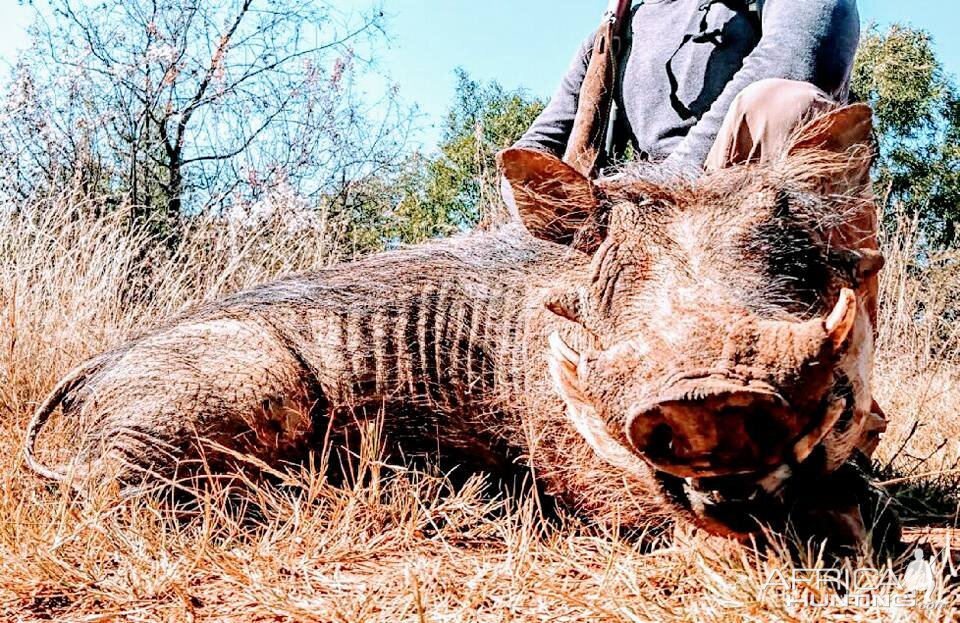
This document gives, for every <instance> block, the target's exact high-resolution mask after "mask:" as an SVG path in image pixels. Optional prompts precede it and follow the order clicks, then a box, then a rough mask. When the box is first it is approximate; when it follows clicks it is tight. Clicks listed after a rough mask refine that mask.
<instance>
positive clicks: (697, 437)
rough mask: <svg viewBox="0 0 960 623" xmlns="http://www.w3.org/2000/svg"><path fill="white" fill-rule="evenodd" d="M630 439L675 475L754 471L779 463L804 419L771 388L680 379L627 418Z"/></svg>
mask: <svg viewBox="0 0 960 623" xmlns="http://www.w3.org/2000/svg"><path fill="white" fill-rule="evenodd" d="M629 421H630V438H631V441H632V442H633V444H634V447H635V448H636V450H637V451H638V452H640V453H641V454H643V455H644V457H646V458H647V460H649V461H650V463H652V464H653V465H654V466H655V467H656V468H657V469H659V470H660V471H663V472H666V473H668V474H672V475H674V476H680V477H690V476H692V477H696V476H705V475H732V474H745V473H754V472H758V471H761V470H764V469H767V468H769V467H772V466H775V465H777V464H779V463H781V462H782V461H783V456H784V454H785V450H786V449H785V448H784V446H785V444H787V443H788V442H789V441H790V440H793V439H796V438H797V437H798V436H799V435H800V434H801V433H802V432H803V421H802V418H801V417H799V416H798V415H797V414H796V413H795V412H794V411H793V410H791V409H790V407H789V405H788V404H787V402H786V400H784V398H783V397H781V396H780V395H778V394H777V393H776V392H775V391H774V390H773V388H769V389H767V388H764V389H760V388H753V389H748V388H745V387H744V386H742V385H737V384H735V383H733V382H723V381H718V380H716V379H693V380H688V381H684V382H682V383H680V384H678V385H677V386H675V387H674V388H673V391H672V392H671V393H669V394H667V395H664V396H661V397H660V398H658V399H657V400H654V401H652V402H650V403H647V404H645V405H642V406H640V407H638V408H637V409H636V410H635V411H634V413H633V414H631V415H630V416H629Z"/></svg>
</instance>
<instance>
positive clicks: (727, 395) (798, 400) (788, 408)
mask: <svg viewBox="0 0 960 623" xmlns="http://www.w3.org/2000/svg"><path fill="white" fill-rule="evenodd" d="M855 310H856V308H855V297H854V296H853V295H852V293H850V292H849V291H847V292H844V293H843V294H842V295H841V296H840V299H839V300H838V302H837V304H836V306H835V308H834V310H833V311H832V312H831V313H830V315H829V316H828V317H827V318H826V319H823V320H820V319H815V320H812V321H810V322H807V323H773V324H767V325H766V326H765V327H762V328H761V329H759V331H758V332H757V333H754V337H753V338H752V339H749V340H744V343H745V344H747V347H746V350H748V351H751V356H750V357H749V358H746V359H745V358H738V359H737V361H739V362H740V363H744V362H746V363H752V364H755V365H754V366H748V367H747V369H751V370H752V374H751V375H749V376H748V377H747V378H744V377H743V376H742V375H738V374H737V373H736V372H735V371H734V370H733V369H730V370H724V369H722V368H715V369H713V370H711V371H709V372H707V373H699V374H694V373H691V374H688V375H681V376H680V377H679V378H678V379H676V380H672V381H671V382H670V383H669V384H668V385H667V387H666V388H665V389H663V390H661V391H659V392H658V393H657V394H655V395H654V397H653V398H652V399H649V400H646V401H644V402H643V403H641V404H639V405H637V406H635V407H634V408H632V409H631V410H630V413H628V414H627V431H628V437H629V439H630V442H631V443H632V444H633V446H634V449H635V450H636V451H637V452H639V453H640V454H641V455H642V456H643V457H644V458H645V459H646V460H647V461H649V462H650V463H651V464H652V465H653V466H654V467H655V468H656V469H658V470H659V471H661V472H664V473H667V474H670V475H673V476H679V477H694V478H697V477H709V476H730V475H737V474H761V473H764V472H767V471H769V470H771V469H773V468H775V467H777V466H779V465H782V464H784V463H799V462H801V461H803V460H804V459H805V458H807V456H808V455H809V454H810V452H811V451H812V449H813V448H814V447H815V446H816V445H817V444H818V443H819V442H820V441H821V440H822V439H823V437H824V435H825V434H826V433H827V432H828V430H829V429H830V428H831V427H832V426H833V424H834V423H835V422H836V419H837V417H838V416H839V415H840V411H842V405H841V404H839V403H838V404H834V403H833V402H831V401H830V400H828V399H826V395H827V391H828V389H829V387H830V384H831V381H832V368H833V366H834V364H835V361H834V358H835V356H836V354H837V353H838V351H839V350H840V349H841V347H842V346H843V344H844V342H845V341H846V340H847V338H848V336H849V333H850V330H851V328H852V324H853V319H854V315H855ZM762 344H767V345H769V348H764V349H761V351H760V352H755V349H756V347H757V345H762ZM740 350H744V349H743V348H742V347H741V349H740ZM778 350H779V351H782V352H781V353H779V355H780V356H777V357H776V358H775V359H774V361H772V362H771V357H770V355H771V354H774V353H776V352H777V351H778ZM730 352H733V351H732V350H730V349H728V351H727V356H729V354H730ZM756 364H760V365H759V366H758V365H756Z"/></svg>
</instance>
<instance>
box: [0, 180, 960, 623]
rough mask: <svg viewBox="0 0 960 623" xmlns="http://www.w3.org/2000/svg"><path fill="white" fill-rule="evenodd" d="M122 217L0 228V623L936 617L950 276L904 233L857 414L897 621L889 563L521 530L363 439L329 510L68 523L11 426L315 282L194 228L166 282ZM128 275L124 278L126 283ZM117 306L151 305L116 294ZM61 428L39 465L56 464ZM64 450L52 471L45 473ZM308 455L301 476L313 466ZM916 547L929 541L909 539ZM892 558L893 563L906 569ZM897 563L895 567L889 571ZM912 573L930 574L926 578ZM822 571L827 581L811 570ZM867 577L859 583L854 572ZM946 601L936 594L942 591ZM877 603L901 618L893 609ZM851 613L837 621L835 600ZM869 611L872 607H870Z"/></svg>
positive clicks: (129, 506)
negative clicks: (895, 509) (257, 295)
mask: <svg viewBox="0 0 960 623" xmlns="http://www.w3.org/2000/svg"><path fill="white" fill-rule="evenodd" d="M122 218H123V215H122V214H119V215H116V216H112V217H103V216H98V215H96V214H93V213H92V211H90V210H89V209H88V207H87V206H86V204H84V203H83V202H82V201H79V200H76V199H73V198H70V197H64V199H63V201H62V205H59V206H58V207H57V209H56V210H36V211H33V212H31V211H30V210H24V213H23V217H22V218H20V219H14V220H11V221H9V222H4V223H2V224H0V258H2V261H0V620H3V621H7V620H9V621H50V620H56V621H115V620H120V621H244V622H247V621H323V622H326V621H356V622H361V621H362V622H375V621H384V622H386V621H390V622H394V621H478V620H479V621H585V622H586V621H591V622H594V621H740V620H743V621H754V620H756V621H780V620H788V621H830V620H835V621H887V620H890V621H894V620H930V621H941V620H942V621H947V620H954V619H956V617H957V616H958V606H957V603H958V602H957V597H958V595H960V589H958V587H957V585H956V584H955V583H952V582H951V581H950V580H949V574H950V571H951V570H952V565H951V563H950V562H949V556H944V555H943V553H944V546H945V545H946V546H949V543H947V541H949V540H950V539H951V538H954V537H952V535H951V533H950V531H948V530H944V529H943V528H945V527H950V526H952V525H955V524H956V514H957V511H958V507H957V504H956V501H955V498H954V497H953V492H954V489H955V486H956V482H957V478H956V472H954V471H951V470H955V469H956V468H957V461H958V459H960V424H958V421H957V419H956V415H955V414H956V413H957V412H958V409H960V336H958V331H960V325H958V323H957V321H956V320H954V318H956V314H957V311H956V308H955V300H956V299H957V296H956V288H957V283H958V281H960V280H958V279H957V274H956V269H954V268H952V265H953V264H955V263H956V261H955V260H956V259H957V258H956V257H955V256H944V257H939V256H938V257H927V258H924V260H923V262H918V261H917V260H916V258H917V254H916V242H917V237H916V236H915V235H914V233H913V232H912V230H911V229H910V226H909V222H908V221H904V224H903V227H902V228H901V229H900V230H898V231H897V232H894V233H892V234H890V235H888V236H887V238H886V240H885V243H884V244H885V251H886V253H887V255H888V260H889V263H888V267H887V269H886V271H885V273H884V282H883V300H882V306H883V307H882V314H881V316H882V319H881V320H882V324H881V331H880V338H879V348H880V353H881V355H880V357H879V360H878V364H877V383H876V395H877V397H878V399H879V401H880V402H881V404H882V405H883V406H884V407H885V409H886V411H887V413H888V415H889V417H890V420H891V426H890V430H889V431H888V433H887V435H886V436H885V438H884V440H883V443H882V445H881V447H880V449H879V451H878V453H877V456H876V461H877V465H878V472H879V474H880V477H881V478H882V479H884V480H894V479H904V478H905V479H906V480H900V481H899V482H893V483H890V484H888V485H887V486H888V487H889V488H890V490H891V491H892V492H893V493H894V494H895V495H896V496H897V497H898V499H900V500H901V501H902V502H903V504H904V518H905V520H906V522H907V523H908V524H909V525H910V526H911V532H910V533H909V539H910V540H911V541H917V540H919V539H922V538H925V535H927V534H928V533H930V535H932V538H931V539H929V540H931V541H932V542H933V544H934V546H933V548H932V549H926V550H924V554H925V556H926V557H927V558H926V559H927V560H931V566H932V569H933V571H934V575H935V576H936V582H935V585H934V586H933V587H932V588H931V590H930V591H929V593H928V594H922V593H921V594H920V596H919V598H918V601H919V603H917V604H913V603H912V602H910V603H907V602H904V601H903V599H905V598H906V597H907V596H908V594H907V593H905V592H904V590H903V589H902V587H900V586H898V585H896V583H891V582H888V581H885V580H886V579H887V578H889V577H890V576H889V575H888V574H889V572H890V571H892V572H893V573H894V575H895V577H896V578H902V576H903V573H904V571H905V568H906V562H907V560H898V561H888V560H876V559H875V558H874V557H873V556H871V554H870V553H869V552H866V553H865V554H864V555H863V556H861V557H860V558H858V559H852V560H847V561H844V562H842V563H839V564H840V565H841V567H842V569H845V570H847V571H849V572H851V573H852V572H853V571H854V570H857V569H859V575H858V577H859V578H860V579H861V584H860V587H861V590H853V591H849V592H848V593H847V595H848V596H851V595H852V596H854V597H855V599H847V603H846V604H845V603H843V598H844V595H842V594H840V593H838V592H837V591H834V590H830V589H827V588H825V585H824V584H823V582H820V583H818V582H817V581H816V578H818V577H821V578H822V577H823V572H822V571H821V572H819V573H818V572H815V571H814V572H811V571H801V570H803V569H811V568H812V569H816V568H818V567H819V568H820V569H821V570H822V569H823V566H824V564H825V563H823V561H822V558H821V556H820V555H819V551H818V549H817V547H816V545H813V544H811V545H810V546H809V547H808V548H807V550H806V553H805V554H801V555H800V556H799V557H797V556H791V555H790V554H788V553H787V550H788V547H787V542H786V540H785V539H781V538H777V537H774V538H773V539H772V542H773V545H772V546H769V547H766V548H762V549H759V550H757V549H754V548H751V547H749V546H742V545H739V544H736V543H732V542H730V541H726V540H722V539H718V538H713V537H709V536H707V535H704V534H702V533H700V532H697V531H696V530H694V529H692V528H687V527H683V526H681V527H678V528H674V529H670V530H667V531H666V532H664V533H662V534H658V535H656V536H654V535H652V534H651V535H647V536H646V537H643V536H642V535H636V534H625V533H622V532H620V531H617V530H615V529H613V528H609V527H607V528H604V527H598V526H591V525H588V524H586V523H584V522H583V521H582V520H580V519H578V518H576V517H570V516H566V515H563V514H562V513H561V515H560V516H559V517H557V516H556V515H555V514H550V515H549V516H548V515H547V514H546V513H544V512H542V511H541V500H540V499H539V498H538V497H537V495H536V494H534V493H530V492H527V493H523V492H517V491H515V492H513V493H511V494H502V493H499V492H498V489H497V487H496V486H488V484H489V483H486V481H485V480H484V478H483V476H482V475H481V476H476V477H473V478H470V479H468V480H467V481H466V483H465V484H464V483H463V482H462V480H463V479H455V480H457V482H458V484H457V485H456V486H454V485H453V484H452V479H448V478H446V477H445V476H444V475H443V474H439V473H436V472H435V471H432V470H430V469H429V468H426V471H423V470H421V471H413V470H411V469H406V468H404V467H401V466H393V465H387V464H383V463H382V462H381V461H378V460H377V457H378V456H379V454H378V452H377V443H376V435H375V434H374V433H373V432H371V435H370V436H369V437H368V438H367V439H366V441H365V443H364V445H363V447H361V448H357V450H356V455H355V456H354V462H353V463H352V464H351V465H347V466H346V467H345V469H346V471H347V472H348V473H350V474H352V476H353V478H352V479H349V480H348V481H347V483H346V484H343V485H340V486H338V487H334V486H332V485H330V484H328V483H327V482H326V481H325V479H324V478H322V477H320V476H319V475H318V474H319V473H320V472H321V469H320V468H317V469H313V470H311V469H307V468H304V469H302V470H299V471H297V472H295V473H291V474H288V475H285V476H284V477H283V478H284V480H285V482H284V484H283V485H282V486H266V485H256V484H253V483H248V484H249V489H248V495H249V496H250V498H249V499H248V500H247V505H246V506H243V505H242V504H239V503H237V502H236V500H234V501H232V502H230V501H227V500H228V498H230V497H231V496H230V489H229V488H227V487H224V488H222V489H221V490H220V491H219V492H218V491H214V492H211V493H210V494H209V495H208V497H207V498H206V499H204V500H203V501H202V503H201V504H200V507H199V508H198V509H194V511H193V512H191V513H183V514H177V513H175V512H174V511H172V510H171V508H170V506H169V505H165V504H163V503H162V502H160V501H150V500H145V499H140V500H135V501H132V502H126V503H120V504H118V503H116V502H115V501H113V500H112V498H110V497H109V496H107V495H104V496H103V497H102V498H100V499H92V500H83V501H80V500H76V499H71V498H69V497H66V496H63V495H61V494H60V492H59V491H57V490H56V489H54V488H51V487H49V486H47V485H46V484H44V483H42V482H39V481H37V480H36V479H35V478H33V477H32V475H31V474H29V473H28V472H27V471H26V470H24V469H23V467H22V463H21V459H20V457H19V447H20V444H21V441H22V436H23V431H24V426H25V423H26V421H27V419H28V418H29V416H30V414H31V412H32V410H33V409H34V408H35V407H36V405H37V404H38V402H39V401H40V400H42V398H43V396H44V395H45V393H46V392H47V391H49V389H50V388H51V387H52V386H53V385H54V384H55V383H56V381H57V380H58V379H59V378H60V377H61V376H62V375H63V374H64V373H65V372H66V371H68V370H69V369H70V368H71V367H72V366H73V365H75V364H76V363H78V362H80V361H82V360H83V359H84V358H86V357H87V356H89V355H92V354H94V353H96V352H99V351H101V350H103V349H105V348H107V347H109V346H110V345H113V344H117V343H120V342H121V341H122V340H123V339H124V338H125V337H127V336H130V335H133V334H135V333H137V332H139V331H140V330H143V329H144V328H147V327H148V326H150V325H151V324H152V323H155V322H157V321H159V319H161V318H164V317H167V316H169V315H171V314H172V313H174V312H175V311H177V310H179V309H182V308H183V307H184V306H186V305H189V304H191V303H193V302H195V301H197V300H202V299H205V298H211V297H216V296H219V295H220V294H222V293H223V292H226V291H230V290H233V289H236V288H239V287H243V286H246V285H250V284H254V283H258V282H262V281H265V280H267V279H269V278H271V277H273V276H275V275H278V274H284V273H289V272H293V271H298V270H302V269H306V268H310V267H315V266H318V265H322V264H324V263H327V262H329V261H332V260H334V259H336V257H335V255H334V253H333V252H332V251H331V249H335V248H336V245H335V241H333V242H331V240H330V239H329V236H328V234H327V232H311V231H306V232H305V231H302V230H301V231H296V230H290V229H289V228H284V227H283V226H282V225H283V223H284V222H285V221H284V219H283V217H282V215H279V216H278V217H277V218H278V220H277V222H275V223H266V224H261V225H260V226H258V227H255V228H250V229H244V228H243V227H241V226H238V225H231V224H227V223H222V222H220V223H218V222H216V221H210V222H209V223H206V224H205V225H204V226H198V227H196V228H194V229H193V230H191V231H190V232H189V233H187V234H186V238H185V240H184V243H183V246H182V249H181V252H180V255H179V256H178V257H177V258H176V259H175V260H169V259H165V258H164V256H163V255H162V254H157V255H156V256H154V255H151V253H153V252H152V251H149V252H147V253H146V257H145V252H144V249H149V248H150V247H149V245H147V244H146V241H145V238H143V237H142V235H141V234H137V233H136V232H131V231H130V230H129V228H126V227H122V226H121V223H122V220H121V219H122ZM145 262H146V263H147V264H148V265H149V266H150V271H148V272H145V271H143V270H140V269H139V268H138V267H142V266H143V265H144V263H145ZM131 284H136V285H137V287H138V288H146V289H147V290H149V291H150V292H151V293H152V296H151V297H150V298H149V300H146V302H145V299H142V298H137V297H134V296H132V295H131V294H130V292H131V291H132V286H131ZM67 431H68V427H64V428H56V427H55V429H54V431H53V434H52V439H48V441H47V444H46V445H47V446H48V448H49V447H53V446H62V448H64V449H68V448H69V443H70V438H69V434H68V432H67ZM65 451H66V450H65ZM322 460H323V457H322V456H318V457H317V461H318V462H322ZM931 528H938V530H936V531H932V532H931ZM911 549H912V548H911ZM910 554H912V551H910V550H908V553H907V555H908V556H909V555H910ZM931 554H933V555H934V557H933V558H932V559H931V558H930V556H931ZM831 564H833V563H831ZM868 568H876V569H877V570H878V571H877V574H872V575H871V574H870V573H868V572H867V569H868ZM944 578H946V579H944ZM896 599H900V600H901V601H899V602H897V601H895V600H896ZM858 600H859V601H858ZM891 604H892V605H891Z"/></svg>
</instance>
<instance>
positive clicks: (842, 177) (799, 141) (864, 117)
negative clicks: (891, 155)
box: [787, 104, 873, 193]
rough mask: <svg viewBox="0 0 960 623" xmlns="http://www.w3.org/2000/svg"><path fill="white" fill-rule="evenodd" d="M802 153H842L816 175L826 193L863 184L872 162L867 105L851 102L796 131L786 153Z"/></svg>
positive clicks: (871, 113) (871, 141)
mask: <svg viewBox="0 0 960 623" xmlns="http://www.w3.org/2000/svg"><path fill="white" fill-rule="evenodd" d="M804 152H807V153H811V152H826V153H831V154H837V155H839V156H845V158H843V159H839V160H837V161H836V162H834V163H829V164H828V166H824V167H823V169H822V172H821V175H819V176H816V177H818V179H817V180H816V181H817V182H818V183H819V184H821V185H822V186H823V190H824V191H825V192H827V193H843V192H845V191H847V190H849V189H858V188H863V187H865V186H866V185H867V184H868V183H869V182H870V166H871V165H872V164H873V110H872V109H871V108H870V107H869V106H867V105H866V104H853V105H851V106H843V107H841V108H837V109H836V110H833V111H831V112H828V113H827V114H825V115H821V116H820V117H817V118H816V119H813V120H812V121H810V122H809V123H808V124H807V125H805V126H803V127H802V128H801V129H800V130H798V131H797V133H796V134H795V135H794V138H793V140H792V141H791V143H790V145H789V147H788V149H787V155H788V156H801V155H802V154H803V153H804ZM814 168H815V167H814Z"/></svg>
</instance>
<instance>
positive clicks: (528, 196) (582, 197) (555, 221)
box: [497, 148, 602, 253]
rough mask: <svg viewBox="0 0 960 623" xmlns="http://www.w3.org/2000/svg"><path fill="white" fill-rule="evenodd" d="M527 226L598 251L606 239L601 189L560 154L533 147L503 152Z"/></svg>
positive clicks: (506, 171)
mask: <svg viewBox="0 0 960 623" xmlns="http://www.w3.org/2000/svg"><path fill="white" fill-rule="evenodd" d="M497 161H498V164H499V167H500V171H501V173H502V174H503V176H504V178H506V180H507V183H508V184H509V185H510V189H511V190H512V191H513V198H514V201H515V202H516V205H517V210H518V212H519V213H520V220H521V221H523V224H524V225H525V226H526V228H527V230H528V231H529V232H530V233H531V234H533V235H534V236H536V237H537V238H540V239H542V240H549V241H550V242H557V243H559V244H564V245H569V246H572V247H574V248H577V249H579V250H581V251H584V252H586V253H592V252H593V251H594V250H596V247H597V246H598V245H599V243H600V241H601V238H602V236H601V232H600V229H601V224H600V223H599V219H598V212H599V205H600V202H599V201H598V199H597V192H596V187H595V186H594V185H593V183H592V182H591V181H590V180H589V179H587V178H586V177H584V176H583V175H581V174H580V173H578V172H577V171H576V170H575V169H573V167H571V166H570V165H568V164H566V163H564V162H563V161H561V160H560V159H559V158H556V157H554V156H551V155H550V154H545V153H543V152H539V151H535V150H532V149H522V148H512V149H506V150H504V151H501V152H500V153H499V154H497Z"/></svg>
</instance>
